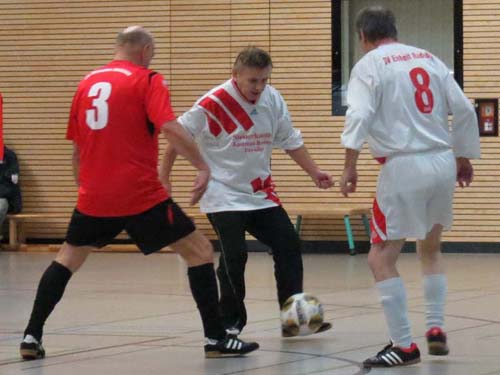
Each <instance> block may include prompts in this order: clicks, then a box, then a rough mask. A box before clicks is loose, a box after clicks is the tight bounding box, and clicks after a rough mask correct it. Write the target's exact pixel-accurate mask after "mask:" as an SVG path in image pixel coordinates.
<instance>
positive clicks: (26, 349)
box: [19, 335, 45, 360]
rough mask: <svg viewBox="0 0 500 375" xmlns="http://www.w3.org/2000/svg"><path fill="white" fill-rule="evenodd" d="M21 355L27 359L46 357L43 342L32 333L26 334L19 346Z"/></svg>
mask: <svg viewBox="0 0 500 375" xmlns="http://www.w3.org/2000/svg"><path fill="white" fill-rule="evenodd" d="M19 352H20V353H21V357H22V358H23V359H26V360H32V359H40V358H43V357H45V349H44V348H43V346H42V342H41V341H38V340H37V339H36V338H34V337H33V336H31V335H26V336H25V337H24V340H23V342H21V345H20V347H19Z"/></svg>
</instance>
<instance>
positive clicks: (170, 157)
mask: <svg viewBox="0 0 500 375" xmlns="http://www.w3.org/2000/svg"><path fill="white" fill-rule="evenodd" d="M175 159H177V152H176V151H175V148H174V147H173V146H172V145H171V144H170V143H169V144H167V147H166V149H165V152H164V154H163V158H162V160H161V164H160V171H159V176H160V182H161V183H162V185H163V186H164V187H165V189H167V191H169V192H172V183H171V182H170V173H171V172H172V167H173V166H174V163H175Z"/></svg>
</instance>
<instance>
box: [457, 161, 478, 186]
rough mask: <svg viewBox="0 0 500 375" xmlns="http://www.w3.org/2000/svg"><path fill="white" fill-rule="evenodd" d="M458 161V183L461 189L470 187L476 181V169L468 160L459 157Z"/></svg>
mask: <svg viewBox="0 0 500 375" xmlns="http://www.w3.org/2000/svg"><path fill="white" fill-rule="evenodd" d="M456 160H457V182H458V185H459V186H460V187H461V188H464V187H466V186H469V185H470V184H471V182H472V180H473V179H474V168H473V167H472V164H471V162H470V161H469V159H467V158H463V157H458V158H456Z"/></svg>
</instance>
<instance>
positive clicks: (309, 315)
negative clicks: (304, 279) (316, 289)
mask: <svg viewBox="0 0 500 375" xmlns="http://www.w3.org/2000/svg"><path fill="white" fill-rule="evenodd" d="M322 324H323V306H321V303H320V302H319V300H318V298H316V297H315V296H313V295H311V294H307V293H298V294H294V295H293V296H291V297H289V298H288V299H287V300H286V301H285V303H284V304H283V307H282V308H281V327H282V329H283V330H284V331H286V332H288V333H289V334H290V336H307V335H310V334H312V333H314V332H316V331H317V330H318V328H319V327H321V325H322Z"/></svg>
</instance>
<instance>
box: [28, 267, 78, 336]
mask: <svg viewBox="0 0 500 375" xmlns="http://www.w3.org/2000/svg"><path fill="white" fill-rule="evenodd" d="M71 275H72V273H71V271H70V270H69V269H67V268H66V267H65V266H63V265H62V264H60V263H57V262H56V261H53V262H52V263H51V264H50V266H49V267H48V268H47V269H46V270H45V272H44V274H43V275H42V278H41V279H40V283H39V284H38V290H37V292H36V297H35V303H34V304H33V311H32V312H31V317H30V321H29V323H28V326H27V327H26V329H25V330H24V336H26V335H31V336H33V337H34V338H36V339H37V340H38V341H41V339H42V334H43V326H44V324H45V321H46V320H47V318H48V317H49V315H50V313H51V312H52V310H54V307H55V306H56V304H57V303H58V302H59V300H60V299H61V297H62V295H63V293H64V289H65V288H66V285H67V284H68V281H69V279H70V278H71Z"/></svg>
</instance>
